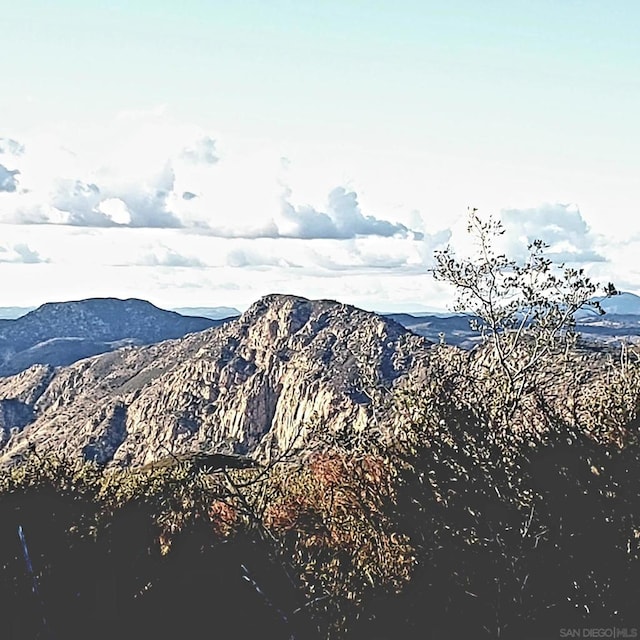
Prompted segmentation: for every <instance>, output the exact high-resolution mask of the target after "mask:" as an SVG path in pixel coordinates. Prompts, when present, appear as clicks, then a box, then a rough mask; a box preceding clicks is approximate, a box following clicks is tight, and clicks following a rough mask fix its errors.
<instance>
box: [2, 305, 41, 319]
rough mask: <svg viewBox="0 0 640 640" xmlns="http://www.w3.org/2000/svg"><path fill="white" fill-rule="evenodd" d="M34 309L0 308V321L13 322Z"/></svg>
mask: <svg viewBox="0 0 640 640" xmlns="http://www.w3.org/2000/svg"><path fill="white" fill-rule="evenodd" d="M34 309H35V307H0V320H15V319H16V318H20V317H22V316H25V315H27V313H29V311H33V310H34Z"/></svg>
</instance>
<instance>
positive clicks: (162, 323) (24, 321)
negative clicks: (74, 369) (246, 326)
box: [0, 298, 219, 376]
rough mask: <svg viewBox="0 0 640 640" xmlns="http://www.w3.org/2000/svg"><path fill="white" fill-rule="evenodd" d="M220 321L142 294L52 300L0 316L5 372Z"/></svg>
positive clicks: (0, 367)
mask: <svg viewBox="0 0 640 640" xmlns="http://www.w3.org/2000/svg"><path fill="white" fill-rule="evenodd" d="M217 323H219V321H214V320H211V319H208V318H195V317H185V316H181V315H179V314H177V313H175V312H172V311H165V310H163V309H159V308H158V307H156V306H154V305H152V304H151V303H149V302H145V301H144V300H137V299H129V300H119V299H116V298H93V299H89V300H80V301H76V302H56V303H47V304H44V305H42V306H41V307H38V308H37V309H35V310H34V311H31V312H29V313H27V314H26V315H25V316H22V317H20V318H17V319H14V320H6V319H5V320H0V376H7V375H12V374H15V373H18V372H19V371H22V370H24V369H26V368H28V367H30V366H31V365H33V364H49V365H53V366H59V365H67V364H70V363H72V362H75V361H77V360H79V359H81V358H86V357H89V356H93V355H96V354H98V353H104V352H106V351H112V350H114V349H117V348H119V347H122V346H126V345H141V344H150V343H153V342H158V341H160V340H167V339H172V338H180V337H182V336H184V335H186V334H188V333H192V332H194V331H202V330H203V329H207V328H209V327H211V326H215V325H216V324H217Z"/></svg>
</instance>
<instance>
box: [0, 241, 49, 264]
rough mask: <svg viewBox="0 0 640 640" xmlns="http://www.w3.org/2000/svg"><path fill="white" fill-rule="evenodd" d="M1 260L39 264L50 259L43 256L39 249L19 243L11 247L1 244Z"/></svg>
mask: <svg viewBox="0 0 640 640" xmlns="http://www.w3.org/2000/svg"><path fill="white" fill-rule="evenodd" d="M0 262H12V263H22V264H39V263H41V262H49V260H48V259H47V258H43V257H42V256H41V255H40V254H39V253H38V252H37V251H34V250H33V249H31V247H29V245H27V244H23V243H18V244H14V245H13V246H12V247H11V248H7V247H2V246H0Z"/></svg>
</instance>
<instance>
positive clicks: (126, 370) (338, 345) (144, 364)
mask: <svg viewBox="0 0 640 640" xmlns="http://www.w3.org/2000/svg"><path fill="white" fill-rule="evenodd" d="M429 346H430V343H429V342H428V341H427V340H425V339H424V338H421V337H419V336H416V335H414V334H412V333H411V332H409V331H407V330H405V329H404V328H403V327H402V326H401V325H399V324H397V323H396V322H394V321H393V320H390V319H386V318H383V317H380V316H378V315H376V314H374V313H370V312H366V311H363V310H361V309H357V308H356V307H352V306H349V305H343V304H340V303H338V302H334V301H330V300H307V299H305V298H301V297H297V296H290V295H279V294H273V295H269V296H265V297H264V298H262V299H260V300H259V301H257V302H256V303H255V304H253V305H252V306H251V307H250V308H249V309H248V310H247V311H246V312H245V313H244V314H242V316H240V317H239V318H238V319H236V320H233V321H230V322H228V323H226V324H224V325H222V326H220V327H217V328H211V329H208V330H206V331H202V332H199V333H193V334H191V335H188V336H186V337H184V338H181V339H178V340H173V341H166V342H162V343H159V344H154V345H151V346H147V347H127V348H123V349H119V350H117V351H114V352H111V353H107V354H104V355H101V356H96V357H94V358H90V359H85V360H82V361H80V362H77V363H75V364H73V365H70V366H68V367H62V368H60V369H57V370H55V371H54V372H53V374H52V375H45V373H44V372H41V373H40V374H39V375H35V374H33V375H32V376H31V377H30V376H29V375H23V376H22V377H20V376H16V377H14V378H9V379H7V380H5V382H4V384H3V385H0V394H1V395H0V400H1V399H4V400H6V401H11V400H14V399H16V398H18V395H19V397H20V398H25V399H26V400H24V401H22V400H21V402H23V404H24V405H25V408H24V411H23V413H22V414H21V415H22V423H21V424H17V423H16V424H13V425H12V424H11V419H12V418H11V416H12V415H13V414H12V413H11V411H9V412H8V418H7V420H5V423H4V427H3V428H4V429H5V432H6V430H7V429H11V428H12V427H13V431H12V436H11V439H10V441H8V442H7V444H6V445H5V451H4V461H5V462H7V461H10V460H11V459H13V458H14V457H15V456H18V455H20V452H21V451H24V450H25V448H26V447H27V446H28V443H32V444H35V446H36V447H37V448H39V449H56V450H58V451H60V452H64V453H66V454H67V455H70V456H82V457H84V458H85V459H94V460H96V461H98V462H101V463H104V464H115V465H141V464H148V463H150V462H152V461H153V460H157V459H159V458H163V457H166V455H167V452H168V451H171V452H172V453H174V454H178V453H180V454H182V453H188V452H193V451H204V452H208V453H224V454H233V453H240V454H243V455H252V456H256V457H263V456H266V457H268V456H270V455H272V454H273V453H274V452H277V451H281V450H283V449H286V448H287V447H289V446H290V445H291V444H292V443H293V442H294V441H295V440H296V438H298V437H300V438H304V434H305V433H307V432H308V429H309V428H310V427H311V426H312V425H313V424H318V423H321V424H322V426H323V429H334V430H338V429H342V428H346V427H348V428H350V429H362V428H365V427H366V425H367V424H368V419H369V417H370V413H371V406H370V397H369V395H368V392H367V390H368V389H369V388H370V387H371V385H378V384H379V385H384V386H386V387H389V386H392V385H394V384H396V383H397V382H398V381H399V380H400V379H402V378H403V377H405V376H407V375H408V374H409V372H410V371H412V370H413V369H415V368H416V367H417V366H419V364H420V362H423V361H424V360H425V358H426V357H427V356H428V351H429ZM30 379H33V381H34V382H33V385H34V386H35V385H36V383H37V384H38V385H39V386H38V389H37V393H36V391H34V390H33V389H32V390H31V391H30V389H29V388H28V387H29V384H28V381H29V380H30ZM27 400H28V401H27ZM29 412H30V413H29ZM26 415H28V416H31V421H30V422H28V424H23V423H24V420H25V419H24V416H26Z"/></svg>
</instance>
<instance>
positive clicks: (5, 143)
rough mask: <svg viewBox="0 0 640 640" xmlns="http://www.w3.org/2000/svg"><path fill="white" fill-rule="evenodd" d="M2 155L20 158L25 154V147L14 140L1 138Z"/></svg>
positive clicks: (0, 152) (0, 148)
mask: <svg viewBox="0 0 640 640" xmlns="http://www.w3.org/2000/svg"><path fill="white" fill-rule="evenodd" d="M2 153H6V154H10V155H12V156H20V155H22V154H23V153H24V145H21V144H20V143H19V142H18V141H17V140H13V138H0V154H2Z"/></svg>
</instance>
